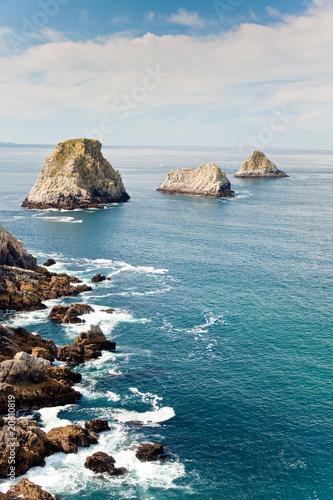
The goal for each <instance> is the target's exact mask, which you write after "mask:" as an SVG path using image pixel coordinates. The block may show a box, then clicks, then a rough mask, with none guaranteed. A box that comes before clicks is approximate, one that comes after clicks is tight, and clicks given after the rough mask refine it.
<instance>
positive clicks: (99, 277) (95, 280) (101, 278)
mask: <svg viewBox="0 0 333 500" xmlns="http://www.w3.org/2000/svg"><path fill="white" fill-rule="evenodd" d="M105 280H106V276H103V275H101V274H99V273H97V274H96V275H95V276H94V277H93V278H92V280H91V281H92V282H93V283H101V282H102V281H105Z"/></svg>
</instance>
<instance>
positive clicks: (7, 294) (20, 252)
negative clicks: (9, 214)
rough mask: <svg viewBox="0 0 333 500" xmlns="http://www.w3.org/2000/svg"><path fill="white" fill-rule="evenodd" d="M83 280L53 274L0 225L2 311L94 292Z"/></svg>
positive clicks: (28, 307) (28, 309) (17, 309)
mask: <svg viewBox="0 0 333 500" xmlns="http://www.w3.org/2000/svg"><path fill="white" fill-rule="evenodd" d="M80 283H81V282H80V280H79V279H78V278H75V277H74V276H68V275H67V274H64V273H63V274H56V273H50V272H49V271H48V270H47V269H45V268H44V267H41V266H38V264H37V260H36V259H35V257H33V256H32V255H30V254H28V252H27V251H26V250H25V249H24V246H23V243H22V241H20V240H18V239H17V238H15V237H14V236H13V235H12V234H11V233H10V232H9V231H7V229H5V228H3V227H2V226H1V225H0V310H16V311H31V310H37V309H45V307H46V306H45V305H44V304H43V303H42V301H43V300H49V299H56V298H58V297H65V296H67V297H75V296H77V295H79V294H80V293H81V292H86V291H91V289H92V288H91V287H89V286H88V285H80ZM74 284H76V285H77V286H73V285H74Z"/></svg>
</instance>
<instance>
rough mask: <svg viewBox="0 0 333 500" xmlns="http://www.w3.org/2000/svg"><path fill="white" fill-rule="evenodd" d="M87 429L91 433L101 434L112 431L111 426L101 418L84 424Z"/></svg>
mask: <svg viewBox="0 0 333 500" xmlns="http://www.w3.org/2000/svg"><path fill="white" fill-rule="evenodd" d="M84 427H85V429H87V431H89V432H94V433H95V434H99V433H100V432H105V431H109V430H110V426H109V423H108V421H107V420H101V419H99V418H94V419H93V420H91V422H86V423H85V424H84Z"/></svg>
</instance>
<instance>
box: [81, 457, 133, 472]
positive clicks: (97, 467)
mask: <svg viewBox="0 0 333 500" xmlns="http://www.w3.org/2000/svg"><path fill="white" fill-rule="evenodd" d="M115 463H116V461H115V459H114V458H113V457H112V456H111V455H108V454H107V453H104V452H103V451H98V452H97V453H94V454H93V455H92V456H91V457H87V459H86V461H85V464H84V466H85V467H86V468H87V469H90V470H92V471H93V472H95V474H103V473H106V474H108V475H109V476H123V475H124V474H127V472H128V470H127V469H125V468H124V467H120V468H117V467H115V465H114V464H115Z"/></svg>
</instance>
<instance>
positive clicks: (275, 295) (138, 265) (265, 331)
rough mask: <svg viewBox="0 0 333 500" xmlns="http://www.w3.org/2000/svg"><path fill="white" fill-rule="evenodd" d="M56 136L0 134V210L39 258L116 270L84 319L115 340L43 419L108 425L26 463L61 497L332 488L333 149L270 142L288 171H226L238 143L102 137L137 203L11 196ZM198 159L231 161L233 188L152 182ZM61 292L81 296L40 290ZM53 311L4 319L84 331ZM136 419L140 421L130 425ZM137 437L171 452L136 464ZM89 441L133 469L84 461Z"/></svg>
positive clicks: (275, 493) (311, 494) (280, 494)
mask: <svg viewBox="0 0 333 500" xmlns="http://www.w3.org/2000/svg"><path fill="white" fill-rule="evenodd" d="M51 152H52V148H42V147H40V148H1V149H0V178H1V199H0V224H2V225H4V226H5V227H6V228H8V229H9V230H11V231H12V232H13V233H14V234H15V235H16V236H17V237H19V238H20V239H22V240H23V241H24V242H25V246H26V248H27V249H28V250H29V251H30V252H31V253H33V254H35V255H38V258H39V262H40V263H42V262H44V260H45V259H46V258H48V257H54V258H55V260H56V261H57V266H55V268H54V270H55V271H57V270H58V271H62V270H64V271H66V272H71V273H74V274H76V275H77V276H80V277H82V278H83V279H86V280H88V279H91V277H92V276H93V275H94V274H95V273H96V272H102V273H104V274H106V275H108V276H109V277H111V279H112V281H110V282H109V281H108V282H104V283H102V284H100V285H96V286H94V289H93V292H92V293H89V294H88V295H84V296H81V297H80V299H79V300H80V301H82V302H85V301H86V302H88V303H89V304H91V305H93V306H95V309H96V312H95V313H94V315H92V316H91V317H89V316H87V317H86V319H87V322H88V323H97V322H99V324H100V325H101V326H102V329H103V331H104V332H105V334H106V335H107V337H108V338H110V339H115V340H116V342H117V352H116V353H115V354H111V353H107V354H104V356H103V358H101V359H100V360H98V361H94V362H91V363H87V364H86V365H85V366H81V367H80V368H77V370H79V371H81V373H82V374H83V385H82V386H81V388H80V390H81V392H82V393H83V398H82V401H80V403H79V404H78V405H71V406H69V407H66V408H65V409H59V412H58V415H57V411H58V410H47V411H46V412H43V411H42V412H41V413H40V414H39V415H36V417H37V418H39V419H40V421H41V423H42V425H46V426H52V425H58V424H59V421H58V420H57V419H65V420H69V421H71V422H79V423H80V422H83V421H84V420H85V419H87V418H94V417H104V418H108V419H109V421H110V424H111V426H112V430H111V431H110V432H109V433H106V434H104V435H102V436H101V440H100V443H99V444H98V445H96V446H95V447H92V448H90V449H88V450H81V451H80V452H79V453H78V455H67V456H65V455H62V454H60V455H56V456H54V457H50V458H49V459H47V465H46V467H45V468H35V469H33V470H32V471H30V472H29V474H28V477H30V478H31V479H32V480H34V481H35V482H38V483H39V484H41V485H42V486H44V487H45V488H47V489H48V490H49V491H51V492H53V493H58V494H60V495H62V496H63V497H64V498H67V499H68V500H78V499H81V498H82V499H90V498H93V499H96V500H97V499H98V500H99V499H101V500H102V499H108V498H114V499H124V498H131V499H147V500H148V499H149V500H150V499H156V500H160V499H163V500H164V499H166V500H167V499H188V498H191V499H199V498H204V499H208V500H210V499H212V500H215V499H221V500H236V499H237V500H273V499H274V500H295V499H300V500H301V499H302V500H303V499H304V500H305V499H311V500H317V499H318V500H330V499H333V471H332V465H333V456H332V449H333V433H332V430H333V429H332V427H333V425H332V422H333V411H332V399H333V398H332V395H333V377H332V375H333V369H332V327H331V324H332V323H331V319H332V314H331V313H332V310H331V290H332V220H333V217H332V215H333V204H332V185H333V182H332V181H333V177H332V152H330V151H308V152H297V151H273V152H271V153H270V154H269V157H270V158H271V159H272V160H273V161H274V162H275V163H276V164H277V166H278V167H279V168H280V169H282V170H284V171H286V172H287V173H289V174H290V178H287V179H276V180H275V179H274V180H257V181H254V180H250V181H249V180H242V179H234V178H233V177H232V174H233V173H234V172H236V171H237V170H238V169H239V166H240V165H241V163H242V161H243V160H244V158H240V157H239V156H238V155H237V153H235V152H233V151H228V150H222V149H220V150H213V149H199V148H197V149H193V148H192V149H188V148H179V149H172V148H160V149H158V148H127V149H125V148H123V149H122V148H103V152H104V155H105V156H106V157H107V158H108V159H109V160H110V161H111V163H112V164H113V166H114V167H115V168H119V170H120V172H121V174H122V176H123V180H124V183H125V186H126V188H127V190H128V192H129V194H130V195H131V200H130V202H129V203H127V204H119V205H114V206H112V207H110V208H108V209H106V210H103V211H75V212H54V211H45V212H37V211H27V210H25V209H21V208H20V204H21V202H22V200H23V199H24V197H25V196H26V194H27V192H28V191H29V189H30V187H31V186H32V185H33V184H34V182H35V180H36V177H37V175H38V172H39V170H40V168H41V167H42V166H43V163H44V159H45V157H46V156H49V155H50V153H51ZM208 161H209V162H210V161H215V162H216V163H217V164H219V165H221V166H222V167H223V168H224V169H225V170H226V172H227V175H228V176H229V178H230V180H231V182H232V186H233V189H234V190H235V191H236V194H237V198H236V199H228V200H217V199H204V198H198V197H186V196H168V195H163V194H161V193H158V192H156V191H155V189H156V188H157V187H158V186H159V185H160V184H161V183H162V181H163V180H164V178H165V176H166V173H167V172H168V171H169V170H170V169H171V168H181V167H190V168H193V167H196V166H199V165H200V164H201V163H203V162H208ZM161 165H163V166H161ZM60 302H61V303H71V302H73V300H72V299H64V300H61V301H52V302H50V304H49V306H50V307H51V306H52V305H54V304H55V303H60ZM106 307H114V308H116V313H115V314H114V315H107V314H106V313H103V312H102V309H105V308H106ZM46 316H47V311H46V312H44V311H42V312H34V313H20V314H3V315H2V318H1V320H2V321H3V322H6V324H8V325H14V326H17V325H22V326H26V327H27V328H29V329H31V330H32V331H34V332H38V333H40V334H42V335H43V336H46V337H49V338H52V339H53V340H54V341H55V342H56V343H57V344H58V345H62V344H64V343H68V342H72V341H73V339H74V338H75V336H76V335H77V334H78V333H79V332H80V331H83V330H84V329H83V327H82V326H75V325H71V326H66V327H64V326H59V325H53V324H52V323H51V322H50V321H49V320H48V319H47V317H46ZM173 415H174V416H173ZM140 419H141V420H143V421H145V423H146V424H147V425H145V426H143V427H132V426H129V425H128V424H126V421H130V420H140ZM147 440H151V441H153V442H163V443H164V444H165V447H166V451H167V453H168V454H169V460H168V461H166V462H165V463H162V464H159V463H158V464H141V463H139V462H138V461H137V460H136V459H135V451H134V448H133V446H134V445H135V444H136V443H139V442H142V441H147ZM98 450H103V451H106V452H108V453H110V454H112V455H113V456H114V457H115V458H116V460H117V465H119V466H125V467H127V468H128V469H129V470H130V474H129V475H128V476H126V477H125V478H124V479H120V480H118V479H112V478H111V479H106V478H104V479H102V478H100V477H96V476H94V475H93V474H92V473H90V472H89V471H87V470H86V469H84V467H83V464H84V461H85V457H86V456H88V455H90V454H92V453H93V452H95V451H98Z"/></svg>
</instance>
